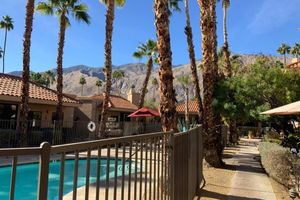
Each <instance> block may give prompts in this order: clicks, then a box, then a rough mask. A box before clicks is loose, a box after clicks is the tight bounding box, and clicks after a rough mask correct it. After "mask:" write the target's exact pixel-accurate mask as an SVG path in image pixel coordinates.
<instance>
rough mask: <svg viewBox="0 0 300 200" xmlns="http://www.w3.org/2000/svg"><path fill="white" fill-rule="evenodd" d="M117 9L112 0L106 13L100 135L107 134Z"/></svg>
mask: <svg viewBox="0 0 300 200" xmlns="http://www.w3.org/2000/svg"><path fill="white" fill-rule="evenodd" d="M114 9H115V0H110V1H109V3H108V7H107V11H106V27H105V28H106V30H105V33H106V40H105V78H106V85H105V91H104V100H103V107H102V113H101V122H100V133H99V134H100V135H99V136H102V134H105V128H106V121H107V109H108V101H109V96H110V90H111V73H112V67H111V65H112V61H111V49H112V44H111V43H112V34H113V22H114V11H115V10H114Z"/></svg>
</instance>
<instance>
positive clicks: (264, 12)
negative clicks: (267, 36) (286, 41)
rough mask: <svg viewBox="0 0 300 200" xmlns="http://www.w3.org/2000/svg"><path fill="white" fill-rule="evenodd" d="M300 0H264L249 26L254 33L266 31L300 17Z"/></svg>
mask: <svg viewBox="0 0 300 200" xmlns="http://www.w3.org/2000/svg"><path fill="white" fill-rule="evenodd" d="M299 8H300V0H264V2H263V3H262V6H261V8H260V10H259V12H258V13H256V15H255V16H254V19H253V21H252V22H251V23H250V25H249V26H248V28H249V29H250V30H251V31H252V32H253V33H264V32H267V31H270V30H272V29H273V28H277V27H280V26H282V25H284V24H285V23H287V22H288V21H289V20H291V19H293V18H299V22H300V12H299Z"/></svg>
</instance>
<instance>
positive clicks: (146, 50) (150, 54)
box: [133, 39, 157, 108]
mask: <svg viewBox="0 0 300 200" xmlns="http://www.w3.org/2000/svg"><path fill="white" fill-rule="evenodd" d="M133 57H135V58H137V59H142V58H143V57H146V58H147V64H146V65H147V72H146V77H145V79H144V83H143V87H142V92H141V97H140V102H139V108H142V107H143V106H144V102H145V96H146V91H147V86H148V82H149V79H150V75H151V71H152V68H153V63H154V62H155V61H156V59H157V44H156V42H155V41H154V40H151V39H150V40H148V41H147V42H146V43H145V44H141V45H140V46H139V47H138V50H137V51H136V52H134V53H133Z"/></svg>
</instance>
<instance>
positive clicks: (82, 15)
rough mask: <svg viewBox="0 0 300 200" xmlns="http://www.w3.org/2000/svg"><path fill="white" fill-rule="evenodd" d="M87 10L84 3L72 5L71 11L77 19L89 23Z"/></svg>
mask: <svg viewBox="0 0 300 200" xmlns="http://www.w3.org/2000/svg"><path fill="white" fill-rule="evenodd" d="M87 11H88V7H87V6H86V5H85V4H79V5H76V6H74V9H73V12H72V13H73V14H74V17H75V19H76V20H77V21H83V22H85V23H87V24H90V16H89V14H88V13H87Z"/></svg>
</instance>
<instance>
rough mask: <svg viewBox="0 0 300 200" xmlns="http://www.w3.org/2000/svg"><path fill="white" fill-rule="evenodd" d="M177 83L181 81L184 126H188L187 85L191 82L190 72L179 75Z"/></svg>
mask: <svg viewBox="0 0 300 200" xmlns="http://www.w3.org/2000/svg"><path fill="white" fill-rule="evenodd" d="M177 80H178V81H179V83H181V85H182V88H183V90H184V91H185V124H186V128H187V129H189V128H190V119H189V86H190V84H191V76H190V74H186V75H181V76H179V77H178V78H177Z"/></svg>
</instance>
